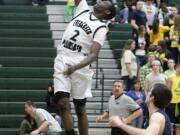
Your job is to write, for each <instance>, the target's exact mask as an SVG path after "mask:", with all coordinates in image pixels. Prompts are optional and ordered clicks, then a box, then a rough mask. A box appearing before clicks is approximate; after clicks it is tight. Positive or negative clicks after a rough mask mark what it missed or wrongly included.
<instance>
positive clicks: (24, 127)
mask: <svg viewBox="0 0 180 135" xmlns="http://www.w3.org/2000/svg"><path fill="white" fill-rule="evenodd" d="M35 129H37V124H36V122H35V120H34V119H33V118H32V117H31V116H30V115H29V114H26V116H25V118H24V120H23V121H22V122H21V125H20V129H19V135H29V134H30V133H31V132H32V131H34V130H35Z"/></svg>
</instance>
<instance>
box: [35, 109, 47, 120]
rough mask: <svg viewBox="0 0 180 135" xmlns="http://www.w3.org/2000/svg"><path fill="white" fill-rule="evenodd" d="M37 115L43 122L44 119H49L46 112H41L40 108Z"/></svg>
mask: <svg viewBox="0 0 180 135" xmlns="http://www.w3.org/2000/svg"><path fill="white" fill-rule="evenodd" d="M36 115H37V117H38V118H39V119H40V121H41V122H43V121H44V120H47V119H46V116H45V114H44V113H43V112H41V111H40V110H37V111H36Z"/></svg>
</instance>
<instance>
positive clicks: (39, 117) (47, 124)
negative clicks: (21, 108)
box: [25, 101, 62, 135]
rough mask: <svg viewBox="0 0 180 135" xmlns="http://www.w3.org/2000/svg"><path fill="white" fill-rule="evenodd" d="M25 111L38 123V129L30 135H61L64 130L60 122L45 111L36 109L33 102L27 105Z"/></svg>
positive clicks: (28, 102)
mask: <svg viewBox="0 0 180 135" xmlns="http://www.w3.org/2000/svg"><path fill="white" fill-rule="evenodd" d="M25 111H26V113H27V114H29V115H30V116H31V117H32V118H33V119H35V121H36V123H37V129H36V130H34V131H32V132H31V134H30V135H38V134H40V133H43V134H45V135H46V134H47V135H59V134H60V131H61V130H62V129H61V127H60V125H59V124H58V122H57V121H56V120H55V119H54V118H53V116H52V115H51V114H50V113H48V112H47V111H46V110H44V109H40V108H36V107H35V104H34V103H33V102H31V101H27V102H26V103H25Z"/></svg>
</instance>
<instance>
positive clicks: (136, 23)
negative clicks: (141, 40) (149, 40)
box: [131, 1, 149, 38]
mask: <svg viewBox="0 0 180 135" xmlns="http://www.w3.org/2000/svg"><path fill="white" fill-rule="evenodd" d="M143 4H144V2H143V1H138V2H137V4H136V10H134V11H133V12H132V15H131V26H132V28H133V37H134V38H136V37H137V35H138V30H139V27H140V26H141V25H143V26H145V27H146V31H147V33H149V27H148V23H147V17H146V14H145V12H144V11H143Z"/></svg>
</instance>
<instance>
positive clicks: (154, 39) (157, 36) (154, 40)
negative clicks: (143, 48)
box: [150, 16, 170, 45]
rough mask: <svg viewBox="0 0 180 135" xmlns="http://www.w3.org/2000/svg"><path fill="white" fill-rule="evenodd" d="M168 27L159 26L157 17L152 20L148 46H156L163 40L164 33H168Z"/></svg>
mask: <svg viewBox="0 0 180 135" xmlns="http://www.w3.org/2000/svg"><path fill="white" fill-rule="evenodd" d="M169 30H170V28H169V27H168V26H160V24H159V19H158V17H157V16H155V18H154V22H153V25H152V30H151V31H150V44H152V45H158V42H159V41H161V40H164V33H165V32H167V31H169Z"/></svg>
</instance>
